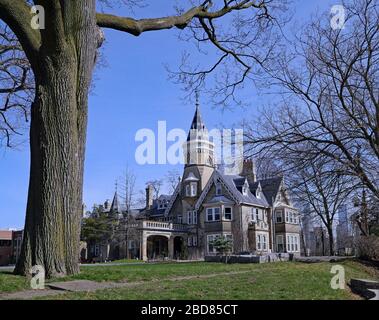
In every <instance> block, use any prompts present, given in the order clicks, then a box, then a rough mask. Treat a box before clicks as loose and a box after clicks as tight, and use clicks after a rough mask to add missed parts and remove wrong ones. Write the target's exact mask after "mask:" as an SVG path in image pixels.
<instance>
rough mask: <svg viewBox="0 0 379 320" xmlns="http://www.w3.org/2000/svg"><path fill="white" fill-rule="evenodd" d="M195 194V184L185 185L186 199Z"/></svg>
mask: <svg viewBox="0 0 379 320" xmlns="http://www.w3.org/2000/svg"><path fill="white" fill-rule="evenodd" d="M196 194H197V184H196V182H191V183H190V184H187V185H186V196H187V197H195V196H196Z"/></svg>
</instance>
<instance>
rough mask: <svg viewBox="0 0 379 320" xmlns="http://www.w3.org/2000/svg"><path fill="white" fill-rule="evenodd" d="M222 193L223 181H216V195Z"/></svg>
mask: <svg viewBox="0 0 379 320" xmlns="http://www.w3.org/2000/svg"><path fill="white" fill-rule="evenodd" d="M221 194H222V187H221V183H220V182H217V183H216V196H221Z"/></svg>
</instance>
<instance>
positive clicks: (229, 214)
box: [97, 103, 300, 260]
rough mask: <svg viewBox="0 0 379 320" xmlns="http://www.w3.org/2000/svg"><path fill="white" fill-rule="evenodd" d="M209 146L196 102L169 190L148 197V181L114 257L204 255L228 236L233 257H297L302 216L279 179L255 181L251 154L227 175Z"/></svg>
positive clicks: (198, 257)
mask: <svg viewBox="0 0 379 320" xmlns="http://www.w3.org/2000/svg"><path fill="white" fill-rule="evenodd" d="M214 150H215V146H214V144H213V142H211V140H210V139H209V136H208V130H207V128H206V126H205V123H204V122H203V119H202V117H201V114H200V109H199V104H198V103H196V111H195V115H194V117H193V120H192V124H191V127H190V132H189V134H188V138H187V141H186V143H185V146H184V155H185V156H186V161H185V165H184V171H183V175H182V178H181V179H180V180H179V182H178V185H177V187H176V190H175V192H174V193H173V194H172V195H161V196H160V197H159V198H157V199H154V198H153V188H152V186H147V188H146V206H145V208H142V209H139V210H134V212H133V214H132V213H130V214H127V216H128V218H127V219H126V220H127V221H126V222H125V224H126V241H125V243H124V245H123V246H118V253H117V258H124V257H127V258H138V259H141V260H156V259H163V258H168V259H202V258H204V257H205V256H207V255H214V254H216V253H217V252H216V249H215V248H214V247H213V240H214V239H216V238H217V237H225V238H227V239H230V241H231V243H232V247H233V249H232V251H233V253H234V254H241V253H242V254H248V253H250V254H259V255H262V254H267V253H272V252H288V253H294V254H296V255H299V254H300V217H299V214H298V211H297V209H296V208H295V207H294V205H293V204H292V201H291V198H290V195H289V193H288V192H287V190H286V186H285V184H284V179H283V177H273V178H270V179H263V180H257V177H256V172H255V166H254V163H253V161H252V160H249V159H247V160H244V162H243V168H242V170H241V172H240V173H239V174H238V175H226V174H224V173H223V172H221V171H220V170H219V169H217V167H216V165H215V164H214V163H215V158H214V157H215V154H214ZM115 202H117V194H116V195H115V199H114V200H113V203H112V206H114V203H115ZM109 246H110V245H108V248H107V250H106V253H105V256H107V257H108V256H109V255H110V252H113V251H114V250H112V249H111V248H110V247H109ZM100 251H101V250H100ZM121 251H122V252H123V253H120V252H121ZM97 252H99V249H97ZM109 259H111V260H112V258H109Z"/></svg>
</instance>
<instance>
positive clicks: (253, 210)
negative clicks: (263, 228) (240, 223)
mask: <svg viewBox="0 0 379 320" xmlns="http://www.w3.org/2000/svg"><path fill="white" fill-rule="evenodd" d="M251 221H256V219H255V208H251Z"/></svg>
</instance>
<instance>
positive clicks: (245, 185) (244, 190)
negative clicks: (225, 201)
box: [242, 182, 249, 196]
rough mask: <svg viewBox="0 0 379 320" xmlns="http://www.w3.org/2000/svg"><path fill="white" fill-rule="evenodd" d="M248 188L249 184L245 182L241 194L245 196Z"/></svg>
mask: <svg viewBox="0 0 379 320" xmlns="http://www.w3.org/2000/svg"><path fill="white" fill-rule="evenodd" d="M248 190H249V184H248V183H247V182H245V183H244V185H243V186H242V194H243V195H245V196H246V195H247V191H248Z"/></svg>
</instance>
